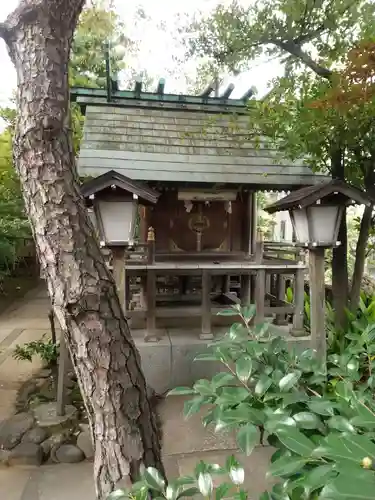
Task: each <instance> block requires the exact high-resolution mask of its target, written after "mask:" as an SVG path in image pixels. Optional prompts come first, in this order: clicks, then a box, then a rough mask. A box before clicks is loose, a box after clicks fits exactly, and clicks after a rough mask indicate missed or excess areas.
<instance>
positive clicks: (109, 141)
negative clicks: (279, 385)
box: [71, 81, 324, 338]
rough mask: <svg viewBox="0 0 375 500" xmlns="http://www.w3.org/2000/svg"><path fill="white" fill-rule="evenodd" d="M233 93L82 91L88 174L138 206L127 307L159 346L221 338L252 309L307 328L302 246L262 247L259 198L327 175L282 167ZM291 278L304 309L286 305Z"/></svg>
mask: <svg viewBox="0 0 375 500" xmlns="http://www.w3.org/2000/svg"><path fill="white" fill-rule="evenodd" d="M211 90H212V89H211ZM231 90H232V87H230V88H228V89H227V91H225V92H224V93H223V95H221V96H219V97H210V92H209V89H208V90H207V91H206V92H205V93H204V94H203V95H201V96H181V95H170V94H165V93H164V82H163V81H160V82H159V85H158V87H157V89H156V91H155V92H154V93H152V92H143V91H142V88H141V86H140V84H139V82H138V83H137V84H136V86H135V88H134V90H131V91H119V90H117V89H116V87H115V86H114V85H112V86H109V87H108V88H107V89H105V90H101V89H83V88H73V89H71V98H72V100H75V101H76V102H77V103H78V104H79V105H80V106H81V109H82V110H83V112H84V113H85V116H86V118H85V126H84V136H83V140H82V144H81V150H80V154H79V158H78V171H79V174H80V175H81V176H87V175H88V176H91V177H94V178H96V181H94V182H96V183H97V185H100V183H101V182H102V181H103V176H106V178H105V182H106V183H107V184H108V185H109V186H110V185H111V184H113V183H116V182H120V183H122V186H123V187H125V186H126V189H128V191H129V193H130V194H131V195H133V194H135V195H137V196H139V203H138V212H137V213H138V221H137V228H136V232H135V241H134V244H132V245H130V246H129V245H127V248H126V255H125V257H124V262H123V268H124V272H125V273H126V277H125V280H124V288H125V290H124V294H125V297H124V308H125V309H126V314H127V316H128V317H130V318H132V328H133V329H134V328H143V329H146V336H147V337H148V338H157V336H158V332H159V330H161V329H163V328H167V327H181V326H184V327H186V328H198V330H199V332H200V335H201V336H202V337H203V338H210V337H211V336H212V331H213V330H212V328H213V327H215V326H216V325H220V324H221V323H220V321H224V320H225V318H223V317H217V315H216V313H217V312H218V311H219V310H220V308H222V307H223V306H225V307H228V304H233V303H238V302H242V303H244V304H248V303H249V302H250V301H251V302H254V301H255V302H256V305H257V319H258V320H261V319H262V318H263V317H264V316H266V315H267V316H269V315H271V316H274V317H275V320H276V321H277V322H279V323H282V322H285V321H286V320H287V319H288V318H291V317H292V318H293V321H294V329H295V330H296V331H297V330H298V331H301V329H302V316H303V279H304V272H305V264H304V262H303V259H302V258H301V255H300V250H299V249H297V248H296V247H294V246H293V245H292V244H291V245H289V246H287V245H285V244H284V245H283V244H281V243H272V242H264V241H262V237H261V235H259V234H258V228H257V203H256V192H257V191H258V190H265V189H268V190H271V189H273V190H289V189H293V188H295V187H301V186H306V185H314V184H316V183H318V182H319V181H321V180H322V179H324V176H321V175H320V176H319V175H315V174H313V172H312V171H311V170H310V169H309V168H308V167H307V166H306V165H305V163H304V162H302V161H301V162H287V161H277V154H276V151H275V150H274V147H273V146H272V144H271V143H270V141H268V140H267V139H266V138H262V139H261V141H260V144H259V141H256V140H254V139H253V138H252V137H251V134H249V112H248V110H247V106H246V105H247V101H248V99H249V97H250V93H249V92H248V93H247V94H246V95H245V96H244V98H243V99H230V93H231ZM90 182H91V183H92V182H93V181H90ZM132 182H136V183H137V186H136V187H137V189H138V193H135V191H134V185H133V186H132ZM140 186H144V189H146V190H152V192H153V193H157V196H155V198H156V200H155V202H154V203H151V204H150V203H147V204H145V203H143V202H142V196H140V192H139V189H140ZM83 189H84V190H85V189H86V190H87V187H86V188H85V187H84V188H83ZM84 192H85V191H84ZM87 192H88V191H86V193H87ZM286 279H288V280H292V281H293V282H294V288H295V303H294V304H288V303H286V302H285V280H286ZM231 320H233V318H231Z"/></svg>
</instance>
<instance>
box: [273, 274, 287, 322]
mask: <svg viewBox="0 0 375 500" xmlns="http://www.w3.org/2000/svg"><path fill="white" fill-rule="evenodd" d="M276 297H277V299H278V300H282V301H284V302H285V277H284V275H283V274H277V275H276ZM275 323H276V325H286V324H287V323H288V322H287V319H286V316H285V314H276V321H275Z"/></svg>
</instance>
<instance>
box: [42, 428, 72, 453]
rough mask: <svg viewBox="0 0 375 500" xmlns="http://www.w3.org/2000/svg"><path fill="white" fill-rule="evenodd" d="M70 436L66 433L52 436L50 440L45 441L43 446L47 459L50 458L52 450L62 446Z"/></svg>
mask: <svg viewBox="0 0 375 500" xmlns="http://www.w3.org/2000/svg"><path fill="white" fill-rule="evenodd" d="M68 437H69V436H67V435H66V433H65V432H62V433H60V434H52V436H50V437H49V438H48V439H46V440H45V441H43V443H42V444H41V447H42V450H43V454H44V456H45V457H47V456H49V454H50V453H51V451H52V450H54V449H57V448H58V447H59V446H61V445H62V444H63V443H65V441H67V439H68Z"/></svg>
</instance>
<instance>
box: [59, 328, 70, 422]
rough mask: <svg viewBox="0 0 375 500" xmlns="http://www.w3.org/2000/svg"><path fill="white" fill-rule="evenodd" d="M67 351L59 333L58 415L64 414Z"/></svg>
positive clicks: (62, 335) (63, 339) (62, 336)
mask: <svg viewBox="0 0 375 500" xmlns="http://www.w3.org/2000/svg"><path fill="white" fill-rule="evenodd" d="M68 356H69V351H68V349H67V347H66V342H65V338H64V334H63V333H62V332H61V335H60V353H59V370H58V375H57V402H56V414H57V415H58V416H60V417H61V416H63V415H65V396H66V394H65V376H66V364H67V361H68Z"/></svg>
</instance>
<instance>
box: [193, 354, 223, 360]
mask: <svg viewBox="0 0 375 500" xmlns="http://www.w3.org/2000/svg"><path fill="white" fill-rule="evenodd" d="M194 361H220V359H219V356H217V355H216V354H215V353H214V352H202V353H201V354H198V355H197V356H195V358H194Z"/></svg>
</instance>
